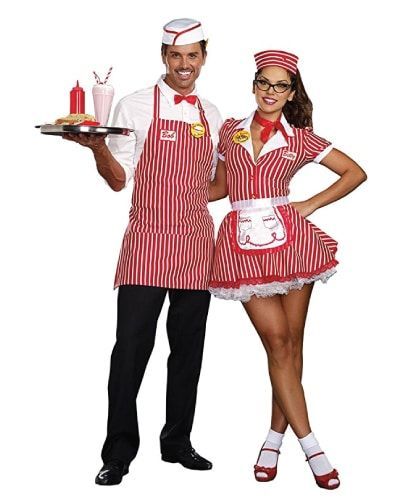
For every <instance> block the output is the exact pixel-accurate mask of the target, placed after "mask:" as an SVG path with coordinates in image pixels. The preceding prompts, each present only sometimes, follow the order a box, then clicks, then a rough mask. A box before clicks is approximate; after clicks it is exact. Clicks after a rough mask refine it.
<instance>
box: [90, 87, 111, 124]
mask: <svg viewBox="0 0 400 500" xmlns="http://www.w3.org/2000/svg"><path fill="white" fill-rule="evenodd" d="M92 93H93V102H94V114H95V116H96V121H97V122H99V123H100V125H103V126H104V127H106V126H107V122H108V118H109V116H110V111H111V104H112V101H113V97H114V88H113V87H112V86H111V85H108V84H107V83H100V84H97V85H93V89H92Z"/></svg>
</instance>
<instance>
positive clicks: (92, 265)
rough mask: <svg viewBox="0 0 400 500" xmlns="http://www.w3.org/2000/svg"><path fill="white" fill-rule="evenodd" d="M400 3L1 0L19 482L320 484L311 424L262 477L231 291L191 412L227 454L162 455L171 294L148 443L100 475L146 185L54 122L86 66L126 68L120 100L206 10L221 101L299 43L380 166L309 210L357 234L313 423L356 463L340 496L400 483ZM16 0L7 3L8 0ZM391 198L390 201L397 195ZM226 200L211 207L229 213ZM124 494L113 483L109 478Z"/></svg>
mask: <svg viewBox="0 0 400 500" xmlns="http://www.w3.org/2000/svg"><path fill="white" fill-rule="evenodd" d="M393 5H394V2H390V1H388V0H381V1H380V2H379V3H378V4H376V3H375V2H374V3H372V2H371V3H369V2H365V1H364V2H357V1H349V0H347V1H342V0H336V1H335V2H311V1H302V2H298V1H295V0H285V1H282V0H280V1H279V0H275V1H273V2H264V3H257V2H252V3H243V2H220V3H217V2H212V3H207V2H201V3H194V2H192V3H190V2H187V1H174V0H170V1H169V2H165V3H160V4H157V3H155V2H146V3H144V4H139V3H138V2H136V3H135V2H133V1H129V2H128V1H126V2H125V1H117V0H116V1H114V2H112V3H111V2H105V1H102V0H97V1H85V2H54V1H44V0H37V1H36V2H22V1H15V2H14V3H13V4H12V5H11V4H8V6H7V7H4V6H3V12H2V18H3V22H4V27H3V29H2V31H1V33H0V38H1V47H2V51H1V58H2V77H1V83H0V85H1V102H2V109H3V115H2V120H1V144H2V148H1V171H2V176H1V186H0V189H1V193H0V203H1V234H2V243H1V247H0V248H1V261H0V265H1V314H0V320H1V343H2V348H1V363H0V370H1V384H2V388H1V402H2V411H1V414H0V418H1V420H2V423H1V427H0V428H1V431H2V436H1V453H0V455H1V458H0V460H1V461H2V464H1V471H2V474H1V476H2V479H1V480H0V488H1V489H2V490H4V492H3V494H2V497H3V498H7V499H10V500H11V499H17V498H18V499H20V498H26V497H32V496H35V497H40V498H42V499H47V498H57V499H58V500H63V499H70V498H73V497H75V498H76V497H81V498H85V499H91V498H105V497H106V496H107V497H108V496H109V495H110V494H112V495H113V498H118V499H119V498H121V499H125V498H126V499H127V498H144V499H145V498H149V499H150V498H158V497H161V496H162V498H164V499H174V500H175V499H176V500H181V499H185V498H187V497H189V496H190V498H192V499H193V500H197V499H203V498H204V497H207V496H209V497H213V496H216V495H218V496H220V497H222V498H231V497H235V496H237V497H239V496H240V497H242V498H245V497H249V498H250V497H251V498H254V499H262V498H265V497H266V495H270V496H271V498H274V499H287V498H288V497H289V495H291V494H293V493H296V495H297V496H299V497H300V498H308V499H313V498H319V496H320V495H321V494H322V491H321V490H319V489H318V488H317V486H316V485H315V483H314V480H313V478H312V475H311V472H310V470H308V465H307V464H306V463H305V462H304V457H303V455H302V453H301V451H300V447H299V445H298V443H297V442H296V439H295V436H294V434H293V433H292V432H291V431H289V432H288V433H287V436H286V438H285V441H284V446H283V449H282V455H281V458H280V464H279V471H278V476H277V479H276V480H275V481H274V482H273V483H271V484H266V485H265V484H259V483H256V482H255V481H254V478H253V475H252V466H253V464H254V461H255V460H256V457H257V453H258V449H259V446H260V445H261V443H262V441H263V439H264V437H265V435H266V432H267V430H268V427H269V417H270V415H269V402H270V398H271V393H270V388H269V384H268V376H267V365H266V356H265V354H264V353H263V351H262V348H261V344H260V342H259V340H258V338H257V336H256V334H255V332H254V331H253V329H252V327H251V325H250V323H249V321H248V319H247V318H246V316H245V313H244V311H243V308H242V307H241V306H240V304H238V303H234V302H225V301H221V300H216V299H214V300H213V301H212V304H211V310H210V315H209V322H208V330H207V339H206V347H205V355H204V363H203V371H202V378H201V381H200V386H199V396H198V404H197V413H196V418H195V425H194V429H193V434H192V438H193V444H194V446H195V447H196V449H197V450H198V451H199V452H200V453H201V454H203V455H204V456H206V457H207V458H210V459H211V460H213V462H214V468H213V470H212V471H210V472H193V471H188V470H185V469H183V468H182V467H181V466H179V465H172V464H167V463H164V462H161V461H160V457H159V449H158V435H159V432H160V429H161V427H162V425H163V420H164V407H165V381H166V360H167V355H168V343H167V339H166V332H165V313H166V307H164V309H163V312H162V315H161V317H160V320H159V328H158V332H157V341H156V346H155V349H154V352H153V355H152V358H151V360H150V363H149V366H148V369H147V372H146V375H145V379H144V382H143V385H142V388H141V391H140V395H139V400H138V405H139V406H138V408H139V419H140V428H141V448H140V450H139V454H138V456H137V459H136V460H135V461H134V462H133V463H132V466H131V473H130V474H129V475H128V476H127V477H126V478H125V479H124V481H123V483H122V485H120V486H117V487H114V488H112V489H111V490H110V489H107V488H101V487H98V486H95V484H94V476H95V474H96V473H97V471H98V469H99V467H100V465H101V460H100V456H99V455H100V449H101V445H102V443H103V439H104V437H105V430H106V412H107V392H106V386H107V379H108V369H109V357H110V354H111V349H112V346H113V344H114V336H115V333H114V332H115V322H116V292H115V291H113V289H112V284H113V277H114V270H115V265H116V261H117V257H118V252H119V247H120V243H121V239H122V235H123V231H124V229H125V226H126V223H127V220H128V210H129V203H130V196H131V186H130V187H129V188H128V189H126V190H124V191H123V192H120V193H114V192H112V191H111V190H110V189H109V188H108V187H107V186H106V184H105V183H104V182H103V180H102V179H101V178H100V177H99V176H98V174H97V172H96V169H95V165H94V161H93V159H92V157H91V153H90V151H89V150H86V149H83V148H81V147H79V146H78V145H76V144H74V143H69V142H66V141H62V140H61V139H60V138H57V137H49V136H41V135H40V134H39V132H38V131H37V130H35V129H34V128H33V126H34V125H35V124H38V123H43V122H47V121H49V120H50V121H52V120H54V119H55V118H56V117H59V116H62V115H63V114H66V113H68V106H69V101H68V99H69V90H70V89H71V88H72V86H73V85H74V83H75V81H76V79H79V81H80V83H81V85H82V86H83V87H84V88H85V89H86V92H87V102H88V104H87V111H91V110H92V109H91V108H90V106H91V102H90V88H91V86H92V84H93V76H92V70H96V71H97V72H99V73H101V74H102V75H104V74H105V72H106V71H107V69H108V67H109V66H110V65H113V66H114V70H113V74H112V76H111V80H110V82H111V83H112V84H113V85H114V87H115V89H116V98H115V99H116V100H115V102H116V101H117V100H118V99H119V98H121V97H123V96H124V95H126V94H128V93H130V92H133V91H134V90H136V89H139V88H143V87H147V86H149V85H152V84H153V83H154V82H155V81H156V79H157V78H158V76H159V75H160V74H161V73H162V71H163V66H162V64H161V60H160V57H159V48H160V47H159V46H160V37H161V27H162V25H163V24H164V23H165V22H167V21H169V20H170V19H173V18H176V17H194V18H198V19H200V20H201V21H202V22H203V25H204V27H205V29H206V31H207V33H208V35H209V57H208V61H207V64H206V66H205V67H204V69H203V72H202V75H201V77H200V80H199V82H198V87H199V90H200V93H201V94H203V95H204V96H206V97H207V98H208V99H210V100H211V101H213V102H215V103H216V104H217V105H218V106H219V108H220V110H221V113H222V114H223V116H224V118H226V117H229V116H235V117H242V116H247V115H248V114H249V113H250V111H251V110H252V109H253V108H254V101H253V96H252V94H251V83H250V82H251V79H252V76H253V72H254V63H253V57H252V56H253V53H255V52H256V51H259V50H263V49H267V48H281V49H286V50H289V51H293V52H295V53H296V54H298V55H299V57H300V63H299V65H300V68H301V71H302V75H303V79H304V82H305V85H306V88H307V90H308V92H309V95H310V97H311V98H312V100H313V103H314V109H315V112H314V129H315V131H316V132H317V133H318V134H320V135H322V136H324V137H326V138H329V139H331V140H332V141H333V142H334V143H335V145H336V146H337V147H338V148H339V149H342V150H343V151H345V152H346V153H348V154H349V155H350V156H352V157H353V158H354V159H355V160H356V161H358V162H359V163H360V164H361V165H362V166H363V167H364V168H365V170H366V171H367V173H368V175H369V179H368V181H367V183H366V184H364V185H362V186H361V188H360V189H359V190H358V191H356V192H355V193H353V194H352V195H350V196H349V197H348V198H346V199H344V200H341V201H339V202H337V203H335V204H333V205H331V206H329V207H326V208H324V209H321V210H320V211H319V212H318V213H316V214H314V215H313V216H312V217H311V219H312V220H313V221H314V222H315V223H316V224H317V225H319V226H320V227H322V228H323V229H324V230H325V231H326V232H327V233H328V234H330V235H332V236H333V237H334V238H335V239H337V240H338V241H339V242H340V247H339V252H338V259H339V261H340V267H339V272H338V273H337V274H336V276H335V277H333V278H332V279H331V281H330V282H329V283H328V284H327V285H322V284H317V285H316V286H315V289H314V296H313V298H312V303H311V307H310V311H309V319H308V323H307V332H306V341H305V373H304V387H305V391H306V395H307V397H308V407H309V412H310V418H311V423H312V428H313V430H314V432H315V433H316V435H317V437H318V439H319V440H320V442H321V445H322V447H323V448H324V449H326V451H327V452H328V453H329V457H330V459H331V461H332V463H333V464H334V465H335V466H337V468H338V469H339V471H340V473H341V478H342V487H341V488H340V489H339V490H337V491H336V492H335V493H333V494H334V495H336V497H337V498H343V499H353V498H354V497H355V496H356V495H357V496H359V497H361V496H365V495H367V493H370V494H371V496H372V495H374V496H377V495H382V496H384V495H390V493H391V492H392V491H394V490H398V487H397V486H398V485H397V482H396V478H397V468H398V464H397V462H396V460H395V459H396V458H397V455H398V453H397V448H396V447H397V446H398V445H399V434H398V430H397V423H398V419H399V416H400V415H399V412H398V409H397V405H396V403H397V401H396V399H397V396H396V394H397V391H396V389H397V379H398V346H399V342H398V338H397V335H398V334H399V331H398V306H397V301H396V298H397V290H396V285H397V282H398V271H397V254H398V249H397V241H398V238H396V236H397V235H396V231H397V224H396V222H397V221H395V217H396V215H395V214H396V213H397V206H395V200H396V194H397V183H398V182H399V174H398V169H399V164H398V163H399V161H398V131H397V129H396V125H397V118H398V113H399V106H398V90H397V88H398V79H399V71H398V54H397V52H395V48H394V39H395V34H396V33H397V31H398V28H397V25H396V23H395V15H394V8H393ZM4 9H6V10H5V11H4ZM334 179H335V176H334V175H333V174H331V173H330V172H329V171H328V170H327V169H324V167H322V166H317V165H309V166H307V167H305V168H304V169H303V170H302V171H301V172H300V173H299V174H298V176H297V177H296V179H295V180H294V181H293V185H292V192H291V199H292V200H300V199H303V198H304V197H307V196H310V195H311V194H313V193H315V192H317V191H318V190H321V189H323V188H325V187H326V186H327V185H328V184H329V183H330V182H332V181H333V180H334ZM382 202H383V203H382ZM228 208H229V204H228V202H227V200H222V201H220V202H217V203H215V204H213V205H212V206H210V210H211V212H212V214H213V216H214V218H215V222H216V225H218V223H219V221H220V220H221V219H222V217H223V216H224V214H225V213H226V211H227V210H228ZM110 491H111V492H112V493H111V492H110Z"/></svg>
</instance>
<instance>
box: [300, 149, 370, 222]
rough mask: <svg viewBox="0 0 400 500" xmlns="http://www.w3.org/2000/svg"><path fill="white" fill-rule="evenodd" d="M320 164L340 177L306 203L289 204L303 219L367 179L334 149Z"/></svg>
mask: <svg viewBox="0 0 400 500" xmlns="http://www.w3.org/2000/svg"><path fill="white" fill-rule="evenodd" d="M321 164H322V165H324V166H325V167H327V168H329V170H332V172H335V174H338V175H340V179H338V180H337V181H336V182H334V183H333V184H332V185H330V186H329V187H328V188H327V189H325V190H324V191H321V192H320V193H318V194H316V195H315V196H312V197H311V198H309V199H308V200H306V201H300V202H294V203H291V205H292V206H294V208H296V210H298V211H299V212H300V213H301V215H303V217H307V216H308V215H310V214H312V213H313V212H315V211H316V210H317V209H318V208H321V207H324V206H325V205H329V204H330V203H333V202H334V201H336V200H339V199H340V198H343V197H344V196H346V195H347V194H349V193H351V191H353V190H354V189H355V188H356V187H357V186H359V185H360V184H361V183H362V182H364V181H365V180H366V179H367V174H366V173H365V172H364V170H363V169H362V168H361V167H360V166H359V165H358V164H357V163H356V162H355V161H354V160H352V159H351V158H350V157H349V156H347V155H346V154H344V153H342V151H339V150H338V149H335V148H334V149H332V151H330V152H329V153H328V154H327V155H326V156H325V158H324V159H323V160H322V161H321Z"/></svg>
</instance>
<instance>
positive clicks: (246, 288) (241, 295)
mask: <svg viewBox="0 0 400 500" xmlns="http://www.w3.org/2000/svg"><path fill="white" fill-rule="evenodd" d="M335 273H336V267H330V268H329V269H326V270H325V271H323V272H320V273H318V274H314V275H311V276H308V277H294V278H290V279H289V280H288V281H272V282H270V283H258V284H246V283H244V284H240V285H239V286H238V287H232V288H228V287H212V286H210V287H209V291H210V292H211V293H212V294H213V295H215V297H218V298H219V299H225V300H240V301H241V302H248V301H249V300H250V299H251V297H252V296H253V295H254V296H256V297H272V296H273V295H283V294H285V295H286V294H288V293H289V292H290V290H300V289H301V288H302V287H303V285H305V284H308V283H313V282H314V281H322V282H323V283H326V282H327V281H328V279H329V278H330V277H331V276H333V275H334V274H335Z"/></svg>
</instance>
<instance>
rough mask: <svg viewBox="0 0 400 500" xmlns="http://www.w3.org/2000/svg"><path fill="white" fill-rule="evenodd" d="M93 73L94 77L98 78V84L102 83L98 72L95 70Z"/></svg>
mask: <svg viewBox="0 0 400 500" xmlns="http://www.w3.org/2000/svg"><path fill="white" fill-rule="evenodd" d="M93 74H94V77H95V78H96V83H97V85H100V83H101V82H100V78H99V76H98V74H97V73H96V72H95V71H93Z"/></svg>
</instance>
